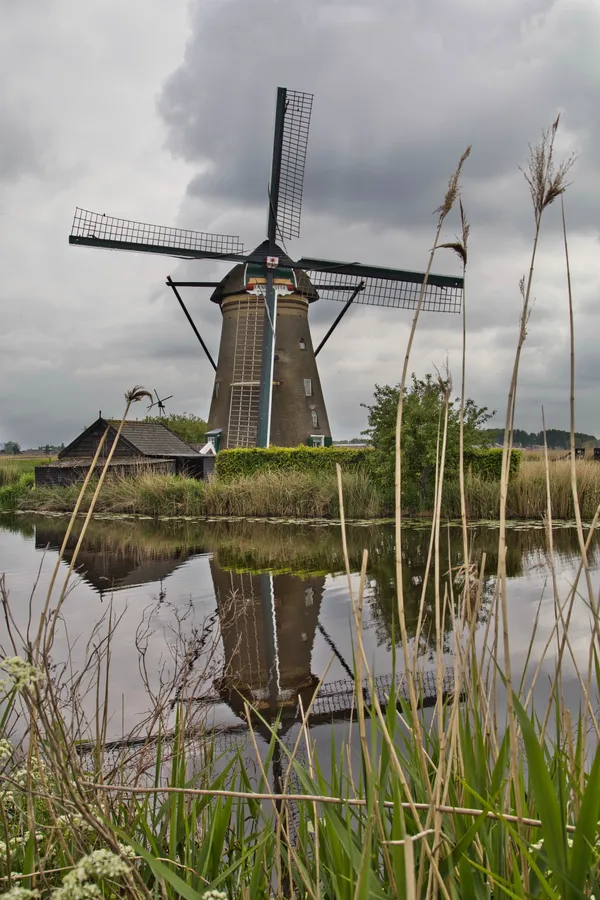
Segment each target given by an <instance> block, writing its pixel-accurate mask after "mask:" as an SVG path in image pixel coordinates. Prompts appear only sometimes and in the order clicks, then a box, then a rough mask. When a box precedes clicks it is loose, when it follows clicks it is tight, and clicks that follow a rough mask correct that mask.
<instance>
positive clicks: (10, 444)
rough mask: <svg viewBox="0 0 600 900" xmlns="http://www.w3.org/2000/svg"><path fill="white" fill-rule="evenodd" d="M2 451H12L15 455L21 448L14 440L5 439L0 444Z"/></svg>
mask: <svg viewBox="0 0 600 900" xmlns="http://www.w3.org/2000/svg"><path fill="white" fill-rule="evenodd" d="M2 452H3V453H12V454H13V455H14V456H16V455H17V453H20V452H21V448H20V446H19V444H17V442H16V441H6V443H5V444H2Z"/></svg>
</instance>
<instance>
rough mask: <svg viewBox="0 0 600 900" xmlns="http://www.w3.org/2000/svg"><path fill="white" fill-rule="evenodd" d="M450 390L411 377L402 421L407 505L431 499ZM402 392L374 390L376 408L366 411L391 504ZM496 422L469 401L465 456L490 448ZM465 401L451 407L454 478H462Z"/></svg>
mask: <svg viewBox="0 0 600 900" xmlns="http://www.w3.org/2000/svg"><path fill="white" fill-rule="evenodd" d="M445 390H446V386H445V384H444V383H443V382H441V381H440V380H439V379H438V378H434V377H433V375H426V376H425V378H423V379H420V378H417V377H416V375H414V373H413V375H412V377H411V383H410V386H409V387H407V388H406V393H405V399H404V414H403V421H402V490H403V493H404V495H405V500H407V501H408V502H409V505H410V504H411V503H412V502H415V503H416V504H417V505H419V504H418V500H419V498H420V499H424V498H425V496H428V498H429V495H430V478H429V476H430V475H431V474H432V473H433V472H434V471H435V463H436V453H437V443H438V432H440V439H441V429H442V427H443V422H444V406H445V400H444V391H445ZM398 392H399V386H396V387H392V386H391V385H388V384H385V385H379V384H377V385H375V394H374V402H373V404H372V405H370V406H369V405H368V404H363V405H364V406H366V408H367V410H368V412H369V414H368V425H369V427H368V428H367V429H366V431H365V432H364V434H365V435H366V436H367V437H368V438H369V440H370V441H371V444H372V445H373V448H374V453H373V457H372V462H373V472H374V474H375V477H376V479H377V481H378V483H379V484H380V487H381V488H382V489H383V491H384V492H385V494H386V497H387V499H388V500H390V501H391V499H392V497H393V495H394V482H395V478H394V471H395V440H396V415H397V411H398ZM492 416H493V413H491V412H489V411H488V408H487V406H482V407H479V406H477V405H476V404H475V403H474V401H473V400H471V399H468V400H466V401H465V419H464V423H465V424H464V446H465V452H468V451H469V450H471V449H473V448H474V447H482V446H487V444H488V441H487V440H486V438H485V436H484V434H483V433H482V430H481V429H482V426H483V425H484V424H485V423H486V422H487V421H488V420H489V419H491V418H492ZM459 423H460V400H453V401H452V400H451V401H449V411H448V436H447V445H446V464H445V471H446V474H447V475H448V476H449V477H452V476H453V475H456V474H457V473H458V463H459V428H460V424H459Z"/></svg>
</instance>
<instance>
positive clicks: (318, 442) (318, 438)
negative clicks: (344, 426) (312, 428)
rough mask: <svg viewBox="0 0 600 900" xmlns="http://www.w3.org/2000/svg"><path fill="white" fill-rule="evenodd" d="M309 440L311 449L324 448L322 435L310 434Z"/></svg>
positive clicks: (323, 436)
mask: <svg viewBox="0 0 600 900" xmlns="http://www.w3.org/2000/svg"><path fill="white" fill-rule="evenodd" d="M310 439H311V441H312V445H313V447H324V446H325V435H324V434H311V436H310Z"/></svg>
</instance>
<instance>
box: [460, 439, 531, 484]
mask: <svg viewBox="0 0 600 900" xmlns="http://www.w3.org/2000/svg"><path fill="white" fill-rule="evenodd" d="M522 459H523V452H522V450H513V451H512V455H511V458H510V478H514V477H515V475H517V474H518V472H519V468H520V466H521V460H522ZM468 469H471V471H472V472H473V474H474V475H479V476H480V478H485V479H486V480H489V481H500V477H501V474H502V448H501V447H489V448H486V449H479V450H469V451H467V452H466V453H465V470H468Z"/></svg>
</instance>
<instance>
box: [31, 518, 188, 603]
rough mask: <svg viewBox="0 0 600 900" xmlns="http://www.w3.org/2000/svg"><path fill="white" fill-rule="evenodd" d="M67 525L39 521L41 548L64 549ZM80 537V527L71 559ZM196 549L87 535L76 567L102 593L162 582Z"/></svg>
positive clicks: (70, 551) (73, 539)
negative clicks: (157, 548)
mask: <svg viewBox="0 0 600 900" xmlns="http://www.w3.org/2000/svg"><path fill="white" fill-rule="evenodd" d="M65 529H66V525H65V527H64V528H63V529H62V531H57V529H56V523H50V524H48V525H46V524H45V523H43V522H42V523H41V524H36V526H35V546H36V549H38V550H45V549H46V548H49V549H50V550H60V548H61V546H62V541H63V538H64V533H65ZM78 538H79V532H78V530H76V531H75V532H74V533H73V534H72V535H71V537H70V539H69V541H68V543H67V547H66V549H65V552H64V559H65V561H66V562H67V563H70V562H71V560H72V558H73V551H74V549H75V546H76V544H77V540H78ZM192 552H193V551H192V550H191V549H189V550H187V549H185V550H183V549H182V550H178V551H175V552H172V551H170V552H164V553H161V552H158V553H156V552H151V553H150V552H148V550H147V549H146V548H145V547H144V546H143V545H139V544H138V545H135V544H127V545H124V546H120V545H118V544H115V543H111V542H110V541H109V540H107V539H106V536H105V535H104V534H101V535H100V536H99V538H98V539H94V537H93V536H91V535H86V538H85V541H84V542H83V544H82V547H81V549H80V551H79V554H78V556H77V564H76V566H75V571H76V572H77V574H78V575H81V576H82V578H84V579H85V580H86V581H87V582H88V583H89V584H90V585H91V586H92V587H93V588H94V589H95V590H97V591H98V592H99V593H100V594H104V593H109V592H112V591H117V590H123V589H124V588H128V587H134V586H136V585H140V584H152V582H160V581H162V580H163V578H166V577H167V575H170V574H171V573H172V572H174V571H175V570H176V569H178V568H179V566H181V565H183V563H184V562H185V561H186V560H187V559H189V557H190V556H191V555H192Z"/></svg>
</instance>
